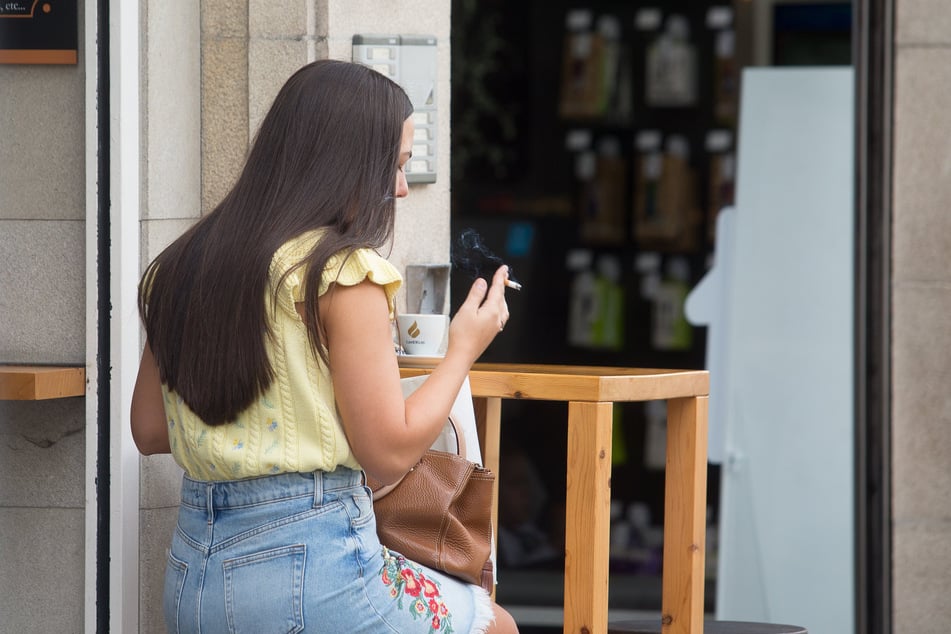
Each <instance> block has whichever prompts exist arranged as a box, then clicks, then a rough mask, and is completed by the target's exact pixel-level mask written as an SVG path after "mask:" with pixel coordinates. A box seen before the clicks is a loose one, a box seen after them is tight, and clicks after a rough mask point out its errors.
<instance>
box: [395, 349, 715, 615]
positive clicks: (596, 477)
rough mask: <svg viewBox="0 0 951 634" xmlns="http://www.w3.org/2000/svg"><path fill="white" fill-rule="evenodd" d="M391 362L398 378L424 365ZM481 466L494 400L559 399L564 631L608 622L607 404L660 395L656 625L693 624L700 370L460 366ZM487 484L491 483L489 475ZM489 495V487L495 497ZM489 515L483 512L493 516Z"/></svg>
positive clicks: (701, 504)
mask: <svg viewBox="0 0 951 634" xmlns="http://www.w3.org/2000/svg"><path fill="white" fill-rule="evenodd" d="M409 363H410V362H409V361H408V360H404V361H402V362H401V372H402V375H403V376H413V375H418V374H422V373H427V372H429V371H430V370H431V369H432V365H428V366H427V365H426V364H425V363H419V362H412V366H410V365H409ZM469 382H470V384H471V388H472V395H473V399H474V402H475V406H476V420H477V423H478V425H479V433H480V441H481V445H482V453H483V461H484V462H485V466H486V467H487V468H489V469H491V470H493V471H495V472H496V473H498V469H499V431H500V426H501V411H502V409H501V407H502V405H501V402H502V399H533V400H544V401H564V402H567V403H568V457H567V462H568V464H567V499H566V511H565V513H566V517H565V520H566V522H565V606H564V611H565V626H564V631H565V633H566V634H568V633H575V634H601V633H603V632H607V630H608V558H609V530H610V505H611V427H612V410H613V407H614V403H618V402H624V401H652V400H666V401H667V467H666V473H665V492H664V555H663V557H664V559H663V599H662V607H661V610H662V616H661V620H662V626H663V632H664V634H698V633H700V632H702V631H703V591H704V585H703V584H704V537H705V530H706V497H707V396H708V394H709V390H710V381H709V375H708V373H707V372H706V371H701V370H656V369H639V368H605V367H588V366H560V365H519V364H476V365H475V366H474V367H473V368H472V371H471V372H470V374H469ZM496 486H498V484H497V483H496ZM497 499H498V496H497V495H496V500H497ZM496 520H497V517H496V516H495V515H494V516H493V522H496Z"/></svg>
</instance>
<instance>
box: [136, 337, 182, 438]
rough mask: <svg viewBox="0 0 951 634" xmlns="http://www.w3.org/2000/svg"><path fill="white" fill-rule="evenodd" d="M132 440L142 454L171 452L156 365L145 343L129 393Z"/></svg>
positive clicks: (150, 349)
mask: <svg viewBox="0 0 951 634" xmlns="http://www.w3.org/2000/svg"><path fill="white" fill-rule="evenodd" d="M130 415H131V421H132V439H133V440H134V441H135V446H136V447H137V448H138V450H139V452H141V453H143V454H145V455H147V456H148V455H151V454H156V453H171V452H172V450H171V448H170V447H169V442H168V427H167V424H166V422H165V403H164V401H163V398H162V383H161V380H160V379H159V370H158V364H156V362H155V357H154V356H152V348H151V346H149V344H148V342H146V344H145V350H143V351H142V361H141V362H140V363H139V374H138V376H137V377H136V379H135V389H134V390H133V392H132V408H131V411H130Z"/></svg>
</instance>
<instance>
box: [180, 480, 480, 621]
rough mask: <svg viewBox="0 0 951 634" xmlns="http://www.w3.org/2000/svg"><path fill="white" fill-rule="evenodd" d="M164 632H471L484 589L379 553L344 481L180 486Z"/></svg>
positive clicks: (372, 528)
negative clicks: (180, 496) (166, 629)
mask: <svg viewBox="0 0 951 634" xmlns="http://www.w3.org/2000/svg"><path fill="white" fill-rule="evenodd" d="M164 612H165V621H166V624H167V626H168V631H169V632H188V633H195V634H197V633H201V634H213V633H217V632H228V633H231V634H272V633H273V634H278V633H280V634H284V633H286V632H332V633H334V634H339V633H342V632H347V633H358V632H366V633H373V634H378V633H380V632H394V633H399V634H407V633H412V632H426V633H431V632H457V633H461V632H481V631H482V630H483V629H484V628H485V627H486V625H487V624H488V622H489V621H490V620H491V603H490V599H489V596H488V595H487V594H486V593H485V591H484V590H482V588H479V587H478V586H473V585H469V584H466V583H464V582H462V581H459V580H457V579H455V578H453V577H449V576H446V575H444V574H442V573H439V572H437V571H434V570H430V569H429V568H425V567H423V566H420V565H417V564H415V563H413V562H412V561H409V560H407V559H404V558H403V557H402V556H400V555H399V554H398V553H396V552H393V551H389V550H387V549H386V548H385V547H383V546H382V545H381V544H380V541H379V539H378V538H377V535H376V522H375V518H374V515H373V503H372V500H371V497H370V491H369V489H367V488H366V487H365V486H364V485H363V474H362V473H361V472H359V471H353V470H351V469H343V468H340V469H337V470H336V471H333V472H330V473H327V472H319V471H318V472H315V473H287V474H279V475H274V476H266V477H260V478H251V479H248V480H232V481H225V482H204V481H196V480H192V479H190V478H188V477H187V476H186V477H185V478H184V481H183V484H182V503H181V507H180V509H179V517H178V526H177V527H176V529H175V534H174V536H173V538H172V546H171V549H170V551H169V555H168V565H167V568H166V574H165V595H164Z"/></svg>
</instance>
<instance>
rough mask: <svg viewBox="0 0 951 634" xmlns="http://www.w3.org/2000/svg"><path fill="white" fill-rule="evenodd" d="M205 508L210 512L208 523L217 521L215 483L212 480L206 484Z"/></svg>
mask: <svg viewBox="0 0 951 634" xmlns="http://www.w3.org/2000/svg"><path fill="white" fill-rule="evenodd" d="M205 510H206V512H207V513H208V525H209V526H210V525H211V524H213V523H214V521H215V485H214V484H213V483H211V482H209V483H208V484H206V485H205Z"/></svg>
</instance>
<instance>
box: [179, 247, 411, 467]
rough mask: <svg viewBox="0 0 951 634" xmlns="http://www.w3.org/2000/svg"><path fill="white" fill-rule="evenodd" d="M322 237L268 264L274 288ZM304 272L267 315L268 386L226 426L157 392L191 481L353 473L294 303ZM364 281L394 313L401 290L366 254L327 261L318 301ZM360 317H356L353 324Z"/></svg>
mask: <svg viewBox="0 0 951 634" xmlns="http://www.w3.org/2000/svg"><path fill="white" fill-rule="evenodd" d="M320 235H321V232H320V231H315V232H309V233H306V234H304V235H302V236H300V237H298V238H295V239H294V240H291V241H290V242H288V243H287V244H285V245H284V246H282V247H281V248H280V249H278V251H277V252H276V253H275V254H274V258H273V259H272V261H271V269H270V273H269V275H270V279H271V285H272V288H273V287H274V286H275V285H277V283H278V282H279V281H280V279H281V277H282V276H283V275H284V273H285V272H287V271H288V270H289V269H290V268H291V267H293V266H294V265H295V264H296V263H298V262H300V261H301V260H302V259H303V258H304V257H305V256H306V255H307V253H309V252H310V250H311V248H312V247H313V246H314V244H315V243H316V241H317V240H319V239H320ZM305 273H306V272H305V270H304V268H303V267H301V268H298V269H296V270H294V271H293V272H292V273H290V274H289V275H288V276H287V277H286V278H285V279H284V281H283V283H282V284H281V286H280V288H279V289H278V293H277V297H278V301H277V305H276V308H274V309H273V310H270V306H271V302H270V298H264V301H267V302H268V307H269V314H270V317H271V323H272V326H273V332H274V336H273V337H272V338H270V339H268V341H267V344H266V345H267V351H268V356H269V358H270V361H271V365H272V367H273V369H274V381H273V382H272V384H271V386H270V387H269V388H268V389H267V391H266V392H265V393H264V394H262V395H261V396H260V397H259V398H258V399H257V401H256V402H255V403H253V404H252V405H251V406H250V407H248V408H247V409H246V410H244V411H243V412H241V414H239V415H238V417H237V419H236V420H234V421H233V422H230V423H227V424H225V425H218V426H210V425H206V424H205V423H204V422H202V420H201V419H199V418H198V416H196V415H195V414H194V413H193V412H192V411H191V410H190V409H189V408H188V406H187V405H185V403H183V402H182V400H181V399H180V398H179V397H178V395H177V394H175V393H174V392H171V391H169V390H168V389H167V387H165V386H163V393H164V397H165V413H166V418H167V422H168V434H169V442H170V443H171V448H172V455H173V456H174V457H175V460H176V462H178V464H179V465H180V466H181V467H182V468H183V469H184V470H185V472H186V473H187V474H188V475H189V476H191V477H192V478H196V479H202V480H235V479H240V478H250V477H254V476H260V475H269V474H274V473H283V472H309V471H315V470H318V469H320V470H324V471H332V470H333V469H335V468H336V467H337V466H345V467H350V468H353V469H359V468H360V465H359V464H358V463H357V461H356V459H355V458H354V456H353V452H352V451H351V450H350V445H349V444H348V443H347V439H346V437H345V435H344V432H343V426H342V425H341V422H340V417H339V415H338V413H337V408H336V405H335V402H334V390H333V382H332V381H331V378H330V371H329V369H328V368H327V366H326V365H325V364H324V363H323V362H322V361H321V360H320V358H319V357H318V356H317V355H315V354H314V353H313V351H312V349H311V347H310V343H309V341H308V339H307V328H306V326H305V325H304V322H303V320H302V319H301V318H300V315H299V314H298V312H297V310H296V308H295V303H297V302H303V301H304V286H303V285H304V276H305ZM364 280H369V281H371V282H373V283H374V284H379V285H380V286H382V287H383V290H384V291H385V293H386V298H387V302H388V304H389V309H390V317H391V318H392V317H393V314H394V297H395V295H396V292H397V290H398V289H399V288H400V285H401V284H402V277H401V276H400V274H399V271H398V270H397V269H396V267H394V266H393V265H392V264H390V263H389V262H388V261H387V260H386V259H384V258H383V257H382V256H381V255H379V254H378V253H376V252H375V251H373V250H371V249H359V250H357V251H355V252H353V253H352V254H351V255H350V256H349V257H346V258H345V257H344V256H343V254H338V255H336V256H334V257H332V258H331V259H330V261H329V262H328V264H327V267H326V268H325V269H324V273H323V275H322V277H321V281H320V288H319V289H318V293H319V295H323V294H324V293H325V292H327V289H328V287H329V286H330V284H332V283H337V284H344V285H347V286H352V285H356V284H359V283H361V282H363V281H364ZM358 318H359V317H355V319H358Z"/></svg>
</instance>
